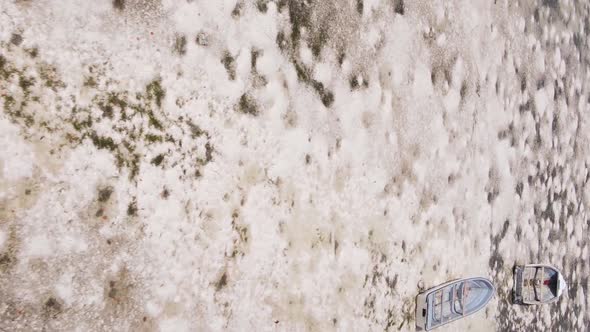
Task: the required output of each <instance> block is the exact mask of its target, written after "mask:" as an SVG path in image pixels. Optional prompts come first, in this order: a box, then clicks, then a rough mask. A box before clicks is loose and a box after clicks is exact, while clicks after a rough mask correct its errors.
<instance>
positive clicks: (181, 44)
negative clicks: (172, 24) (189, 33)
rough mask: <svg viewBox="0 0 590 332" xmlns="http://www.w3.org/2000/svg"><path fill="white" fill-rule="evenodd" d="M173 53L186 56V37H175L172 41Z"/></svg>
mask: <svg viewBox="0 0 590 332" xmlns="http://www.w3.org/2000/svg"><path fill="white" fill-rule="evenodd" d="M173 48H174V52H175V53H176V54H178V55H180V56H183V55H185V54H186V36H185V35H177V36H176V38H175V39H174V47H173Z"/></svg>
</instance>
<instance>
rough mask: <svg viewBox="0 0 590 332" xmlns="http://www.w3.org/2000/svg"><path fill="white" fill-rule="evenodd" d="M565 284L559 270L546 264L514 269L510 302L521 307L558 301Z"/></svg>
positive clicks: (519, 266)
mask: <svg viewBox="0 0 590 332" xmlns="http://www.w3.org/2000/svg"><path fill="white" fill-rule="evenodd" d="M565 287H566V284H565V281H564V279H563V276H562V275H561V272H559V270H558V269H557V268H555V267H553V266H551V265H547V264H527V265H517V266H515V267H514V285H513V288H512V302H513V303H514V304H521V305H539V304H546V303H552V302H555V301H557V300H558V299H559V296H560V295H561V292H562V291H563V290H564V289H565Z"/></svg>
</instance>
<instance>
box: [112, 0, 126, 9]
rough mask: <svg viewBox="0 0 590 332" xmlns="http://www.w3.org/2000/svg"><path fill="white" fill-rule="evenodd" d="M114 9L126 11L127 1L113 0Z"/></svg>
mask: <svg viewBox="0 0 590 332" xmlns="http://www.w3.org/2000/svg"><path fill="white" fill-rule="evenodd" d="M113 8H115V9H116V10H123V9H125V0H113Z"/></svg>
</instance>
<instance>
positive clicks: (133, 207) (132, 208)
mask: <svg viewBox="0 0 590 332" xmlns="http://www.w3.org/2000/svg"><path fill="white" fill-rule="evenodd" d="M127 215H128V216H130V217H132V216H136V215H137V201H136V200H135V199H133V200H132V201H131V202H130V203H129V204H128V205H127Z"/></svg>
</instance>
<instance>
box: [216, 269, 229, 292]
mask: <svg viewBox="0 0 590 332" xmlns="http://www.w3.org/2000/svg"><path fill="white" fill-rule="evenodd" d="M225 286H227V273H226V272H223V274H222V275H221V278H219V280H217V282H216V283H215V289H216V290H217V291H220V290H221V289H222V288H223V287H225Z"/></svg>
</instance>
